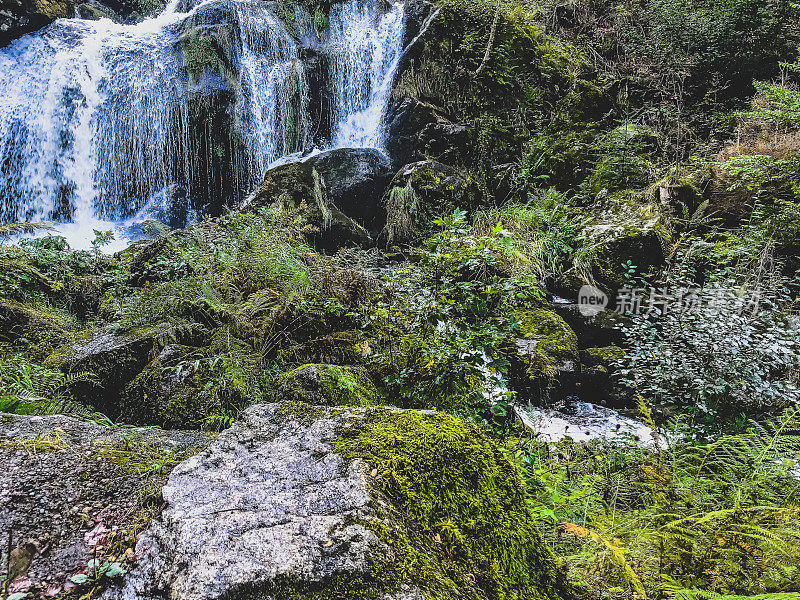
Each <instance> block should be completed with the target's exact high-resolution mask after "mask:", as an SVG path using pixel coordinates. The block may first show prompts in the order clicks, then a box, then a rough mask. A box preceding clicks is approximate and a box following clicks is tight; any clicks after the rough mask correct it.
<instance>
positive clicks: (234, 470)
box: [104, 404, 422, 600]
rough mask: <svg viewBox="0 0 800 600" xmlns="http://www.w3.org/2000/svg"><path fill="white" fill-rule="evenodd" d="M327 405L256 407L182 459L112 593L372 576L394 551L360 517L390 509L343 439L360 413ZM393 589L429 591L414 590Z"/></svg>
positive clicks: (243, 591) (146, 595)
mask: <svg viewBox="0 0 800 600" xmlns="http://www.w3.org/2000/svg"><path fill="white" fill-rule="evenodd" d="M319 410H320V413H319V416H316V415H315V417H314V418H313V419H300V418H299V417H297V418H295V417H289V418H288V419H287V418H285V417H284V418H283V419H281V418H279V417H278V405H276V404H271V405H258V406H253V407H251V408H249V409H248V410H247V411H245V413H244V415H243V417H242V420H241V421H240V422H238V423H236V424H235V425H234V426H233V427H232V428H231V429H229V430H227V431H225V432H224V433H222V434H221V435H220V436H219V438H218V439H217V440H216V441H215V442H214V443H213V444H212V445H211V446H209V447H208V448H207V449H206V450H204V451H203V452H201V453H199V454H197V455H196V456H194V457H192V458H191V459H189V460H187V461H185V462H184V463H182V464H181V465H179V466H178V467H176V468H175V470H174V471H173V472H172V474H171V476H170V478H169V482H168V484H167V485H166V487H165V488H164V489H163V496H164V500H165V502H166V508H165V509H164V511H163V512H162V514H161V516H160V517H159V518H158V519H157V520H156V521H154V522H153V523H152V524H151V526H150V528H149V529H148V530H147V531H146V533H145V534H143V535H142V537H141V538H140V539H139V542H138V544H137V553H140V554H141V556H142V558H141V559H140V561H139V563H138V566H137V567H136V568H135V569H134V570H133V571H132V572H131V573H130V574H129V575H128V576H127V577H126V579H125V581H124V583H123V584H122V585H121V586H120V587H117V588H114V589H111V590H108V591H107V592H106V594H105V596H104V599H105V600H134V599H135V600H156V599H159V600H165V599H167V598H169V599H170V600H212V599H222V598H260V599H269V598H278V597H284V596H285V595H286V594H290V593H291V592H292V591H293V590H301V589H302V590H308V589H312V590H313V589H326V591H327V590H328V589H329V588H328V587H327V586H328V585H329V584H330V583H331V582H332V581H339V582H341V581H343V580H344V581H346V580H347V579H348V578H349V577H353V578H356V579H357V578H360V577H362V576H367V577H369V575H370V557H371V556H380V557H381V558H384V559H390V560H391V558H392V550H391V549H390V548H389V546H387V545H386V544H385V543H384V542H382V541H381V540H380V539H379V538H378V537H377V536H376V535H375V533H373V532H372V531H371V530H370V529H368V528H366V527H364V526H363V525H361V524H360V523H361V522H362V521H361V520H362V519H374V518H377V516H376V508H379V506H380V505H379V502H380V501H379V500H376V499H375V498H373V497H372V495H371V493H370V489H369V485H368V475H367V474H366V466H365V464H364V463H363V462H362V461H358V460H356V461H346V460H344V459H343V458H342V457H341V456H340V455H338V454H337V453H336V452H335V450H334V447H333V444H334V442H335V441H336V438H337V434H336V428H337V426H339V425H343V426H347V425H346V421H347V419H348V415H349V413H346V412H345V413H343V412H342V411H341V410H338V411H336V410H324V409H319ZM345 587H346V585H345ZM331 591H332V593H333V595H332V596H331V597H339V596H337V595H336V594H337V593H339V594H343V595H341V597H342V598H346V597H347V593H346V591H341V592H339V591H338V586H337V589H336V590H331ZM386 598H396V599H400V598H403V599H407V600H412V599H418V600H422V594H421V593H420V592H419V591H418V590H416V589H412V588H405V589H402V590H401V591H399V592H397V593H395V594H393V595H391V596H386Z"/></svg>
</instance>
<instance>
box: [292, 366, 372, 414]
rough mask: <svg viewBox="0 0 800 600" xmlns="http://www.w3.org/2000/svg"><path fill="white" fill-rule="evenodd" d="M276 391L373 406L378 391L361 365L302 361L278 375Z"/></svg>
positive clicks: (317, 401)
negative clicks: (304, 362)
mask: <svg viewBox="0 0 800 600" xmlns="http://www.w3.org/2000/svg"><path fill="white" fill-rule="evenodd" d="M277 388H278V394H280V397H281V398H284V399H286V400H290V401H300V402H305V403H307V404H316V405H326V406H373V405H375V404H379V403H381V400H382V398H381V394H380V391H379V390H378V388H377V387H376V386H375V384H374V383H373V382H372V380H371V379H370V377H369V375H368V374H367V372H366V370H365V369H363V368H361V367H351V366H338V365H312V364H310V365H303V366H301V367H298V368H297V369H295V370H293V371H290V372H289V373H285V374H284V375H282V376H280V377H279V378H278V383H277Z"/></svg>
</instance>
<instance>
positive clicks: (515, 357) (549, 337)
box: [510, 308, 579, 401]
mask: <svg viewBox="0 0 800 600" xmlns="http://www.w3.org/2000/svg"><path fill="white" fill-rule="evenodd" d="M512 318H514V319H516V320H518V321H519V330H518V332H517V336H518V337H517V338H516V339H515V340H514V341H513V348H512V351H511V371H510V379H511V382H512V385H513V386H514V389H515V390H516V391H517V392H518V393H519V394H520V395H521V396H522V397H524V398H526V399H528V400H531V401H533V400H537V399H546V398H552V397H554V396H559V397H561V396H566V395H570V394H571V393H574V391H575V384H576V383H577V376H578V369H579V366H578V365H579V354H578V338H577V336H576V335H575V332H574V331H573V330H572V328H570V326H569V325H567V323H566V321H564V319H562V318H561V317H560V316H558V314H556V313H555V312H554V311H552V310H549V309H546V308H532V309H526V310H517V311H515V312H514V313H513V314H512Z"/></svg>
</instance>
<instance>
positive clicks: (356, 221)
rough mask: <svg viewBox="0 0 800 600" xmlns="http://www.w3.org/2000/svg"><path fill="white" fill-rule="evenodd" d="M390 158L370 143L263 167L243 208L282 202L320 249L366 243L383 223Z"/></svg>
mask: <svg viewBox="0 0 800 600" xmlns="http://www.w3.org/2000/svg"><path fill="white" fill-rule="evenodd" d="M391 175H392V173H391V169H390V167H389V160H388V158H387V157H386V156H385V155H384V154H382V153H381V152H379V151H378V150H374V149H369V148H339V149H336V150H328V151H327V152H322V153H320V154H317V155H315V156H311V157H307V158H300V157H298V158H297V160H296V161H294V162H289V163H287V164H283V165H279V166H276V167H274V168H272V169H270V170H269V171H267V173H266V175H265V176H264V181H263V182H262V184H261V186H260V187H259V188H258V189H257V190H256V191H255V192H254V193H253V194H252V195H251V196H250V197H249V198H248V199H247V200H246V202H245V203H244V204H243V206H242V209H243V210H258V209H261V208H266V207H275V206H280V207H282V208H283V209H284V210H288V211H291V212H297V213H298V214H299V216H300V217H302V218H304V219H305V220H306V221H307V222H308V224H309V225H312V226H313V232H312V233H311V234H310V235H309V237H310V241H311V242H312V243H313V244H314V245H315V246H316V247H317V248H318V249H320V250H326V251H335V250H338V249H339V248H340V247H342V246H349V245H357V246H364V245H366V244H369V243H370V242H371V236H370V233H369V232H370V231H371V232H375V231H376V230H379V229H380V228H381V227H382V226H383V212H382V209H381V202H380V201H381V196H382V195H383V192H384V190H385V189H386V186H387V185H388V183H389V180H390V179H391Z"/></svg>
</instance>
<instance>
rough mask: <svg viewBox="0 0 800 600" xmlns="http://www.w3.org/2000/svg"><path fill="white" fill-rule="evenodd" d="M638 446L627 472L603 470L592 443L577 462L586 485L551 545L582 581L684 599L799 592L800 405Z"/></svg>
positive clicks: (625, 593) (575, 470) (626, 593)
mask: <svg viewBox="0 0 800 600" xmlns="http://www.w3.org/2000/svg"><path fill="white" fill-rule="evenodd" d="M639 452H640V454H639V456H638V457H635V459H632V461H630V462H628V464H627V465H626V467H625V471H626V472H628V473H631V475H630V476H627V477H626V476H625V472H623V471H613V473H604V472H600V471H598V470H597V457H598V455H597V453H596V452H592V453H590V454H591V459H590V460H582V461H575V462H574V463H573V464H572V466H571V474H570V476H571V479H572V480H573V481H581V482H583V483H584V484H588V486H589V488H588V490H589V491H588V493H587V494H586V495H585V496H584V500H583V501H582V506H580V507H573V508H574V512H573V513H572V514H571V515H569V516H567V515H565V517H567V518H568V519H569V521H574V522H566V521H565V522H562V523H561V525H559V526H558V532H559V536H560V538H554V543H556V544H557V545H563V546H564V547H563V548H562V550H566V551H568V552H569V553H570V554H571V556H570V558H569V560H570V562H571V564H572V565H573V569H574V572H575V573H577V574H578V575H577V576H578V577H579V578H580V579H582V580H583V581H584V583H585V584H587V585H588V586H591V587H594V588H595V589H604V590H608V591H609V593H611V592H612V590H613V589H616V590H617V592H614V593H612V596H611V597H619V598H632V597H633V595H634V592H635V593H636V595H638V596H640V597H647V596H649V597H661V596H663V595H665V594H666V595H674V594H676V593H677V592H678V591H679V590H682V591H684V592H685V593H686V594H685V597H686V598H687V600H693V599H694V598H715V597H716V596H714V594H728V595H737V594H742V595H744V594H767V593H773V592H774V593H778V592H787V591H792V590H795V589H798V586H800V519H799V518H798V517H800V508H799V507H798V502H799V501H800V479H798V477H797V471H796V469H797V464H798V457H799V456H800V409H798V408H790V409H787V410H786V411H785V412H784V413H782V414H781V415H780V416H779V417H778V418H777V419H775V420H774V421H771V422H767V423H755V422H753V423H751V425H750V427H749V428H748V429H747V431H746V432H745V433H742V434H738V435H728V436H724V437H721V438H719V439H718V440H716V441H713V442H710V443H701V444H698V443H696V442H692V441H679V442H672V443H669V442H668V440H665V439H661V440H660V446H659V447H656V448H655V449H654V450H652V451H651V452H648V453H641V451H639ZM624 460H625V459H624V456H623V462H624ZM634 473H635V474H636V476H635V477H633V476H632V475H633V474H634ZM611 475H616V477H612V476H611ZM604 488H607V489H604ZM570 539H573V540H574V541H573V542H572V543H570V542H569V540H570ZM580 542H582V544H581V543H580ZM576 543H577V544H578V546H577V547H576V546H575V544H576ZM704 594H706V595H704ZM708 594H710V595H708Z"/></svg>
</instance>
